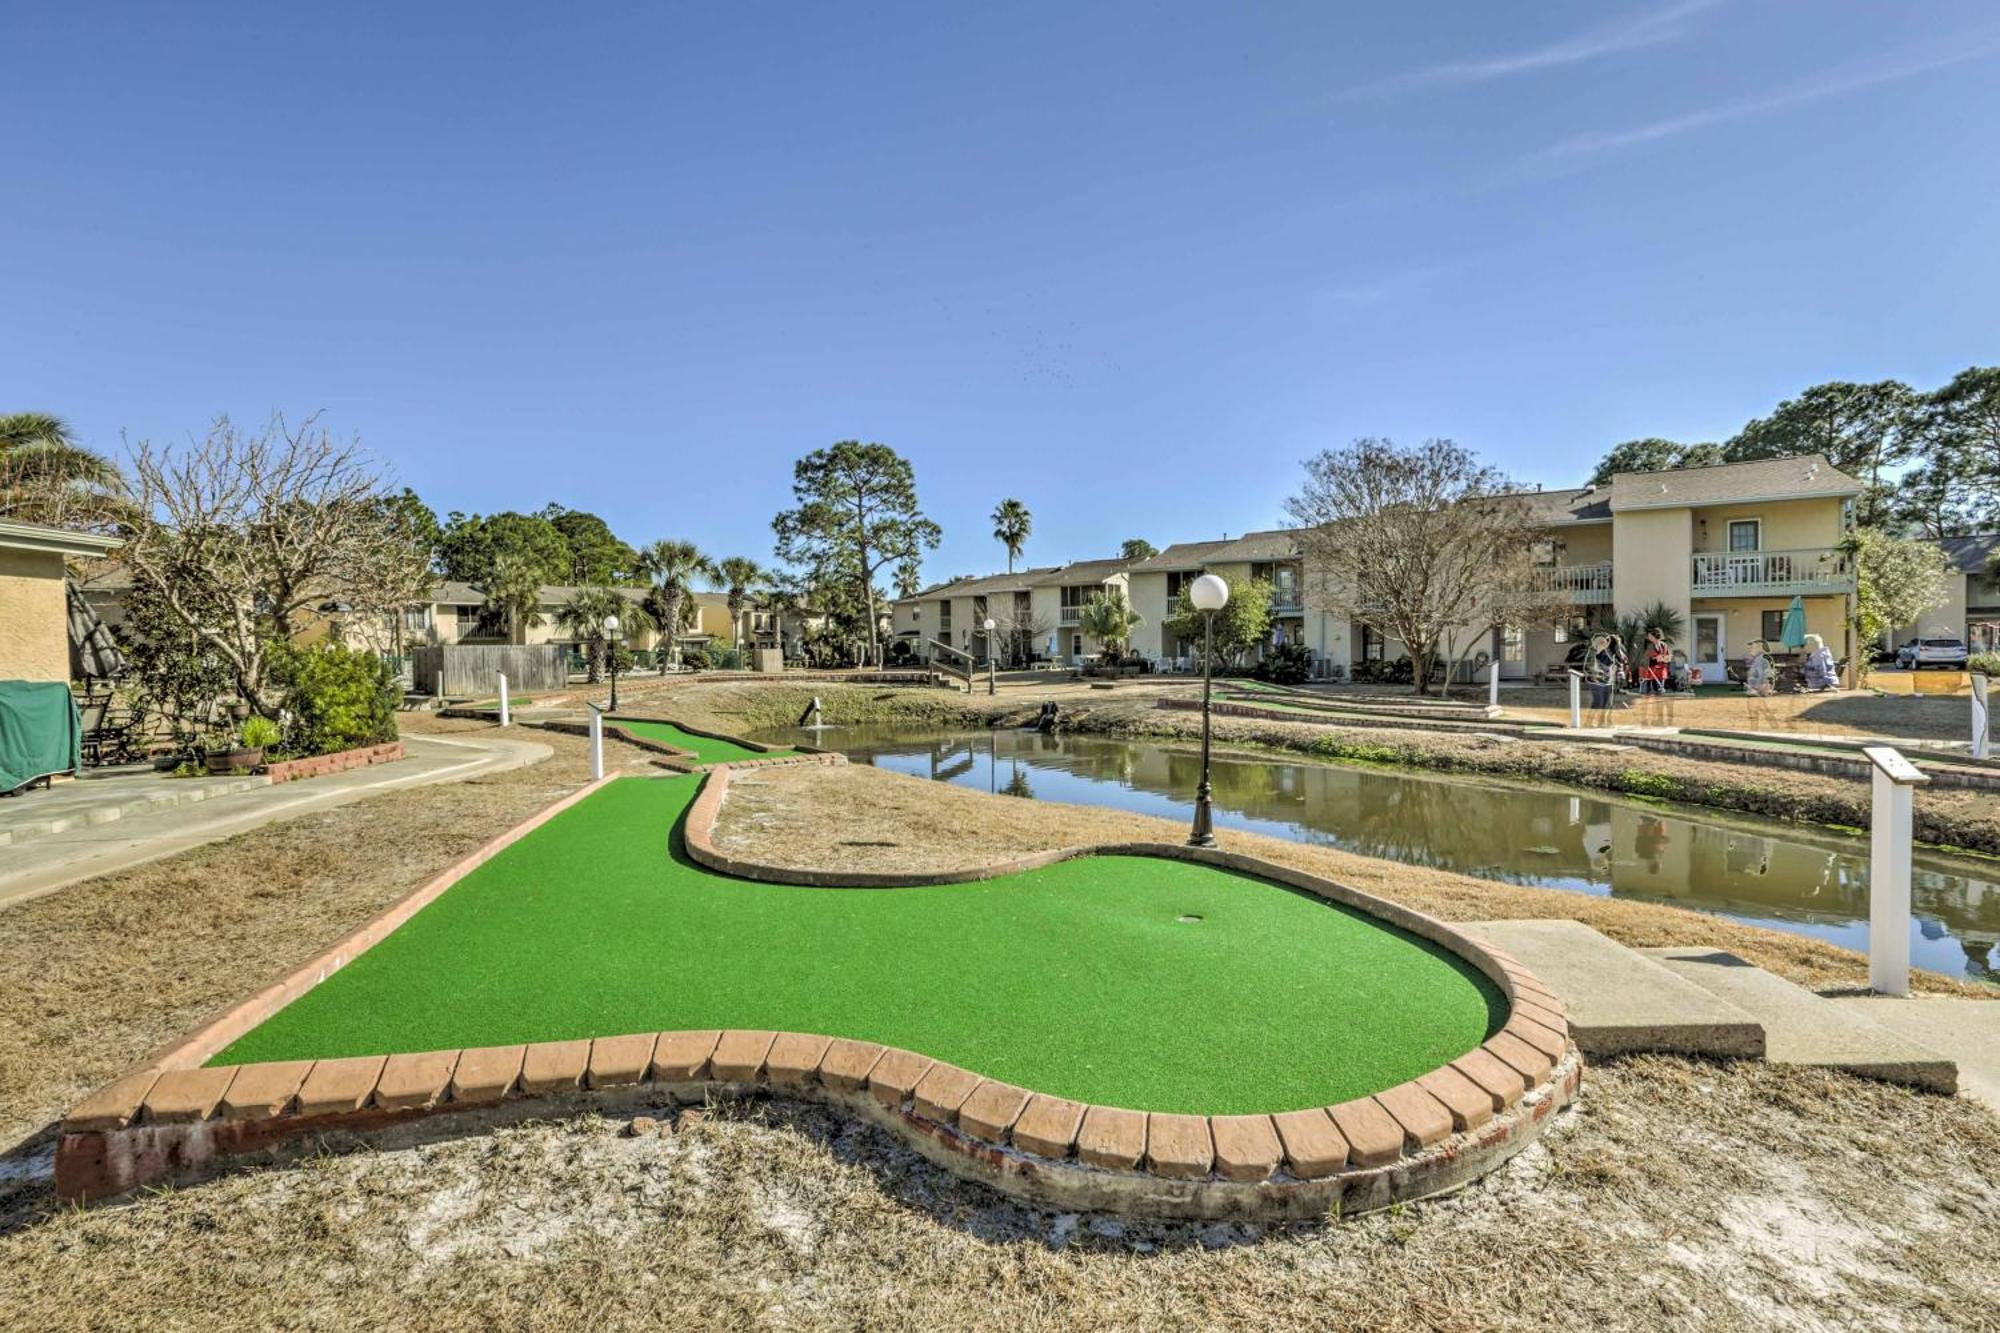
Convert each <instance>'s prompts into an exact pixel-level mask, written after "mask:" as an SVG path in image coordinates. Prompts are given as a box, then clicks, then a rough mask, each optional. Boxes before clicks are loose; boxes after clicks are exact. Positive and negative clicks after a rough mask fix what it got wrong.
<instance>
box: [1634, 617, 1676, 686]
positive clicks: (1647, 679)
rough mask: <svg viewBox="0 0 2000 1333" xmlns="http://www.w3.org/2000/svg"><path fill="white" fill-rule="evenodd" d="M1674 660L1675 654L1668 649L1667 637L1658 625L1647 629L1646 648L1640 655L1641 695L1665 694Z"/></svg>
mask: <svg viewBox="0 0 2000 1333" xmlns="http://www.w3.org/2000/svg"><path fill="white" fill-rule="evenodd" d="M1672 660H1673V653H1672V651H1671V650H1670V649H1669V648H1668V647H1667V641H1666V638H1665V636H1663V635H1662V634H1661V633H1660V627H1659V626H1658V625H1650V626H1648V627H1647V629H1646V646H1645V647H1644V648H1643V649H1641V650H1640V654H1639V693H1641V694H1664V693H1665V692H1666V688H1667V666H1668V664H1669V663H1670V662H1672Z"/></svg>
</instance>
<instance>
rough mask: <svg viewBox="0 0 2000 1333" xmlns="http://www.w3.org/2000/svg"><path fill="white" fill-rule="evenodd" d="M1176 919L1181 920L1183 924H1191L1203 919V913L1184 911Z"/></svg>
mask: <svg viewBox="0 0 2000 1333" xmlns="http://www.w3.org/2000/svg"><path fill="white" fill-rule="evenodd" d="M1174 920H1176V921H1179V922H1180V923H1181V924H1182V925H1191V924H1193V923H1194V922H1196V921H1199V920H1201V913H1199V912H1182V913H1181V914H1180V915H1179V916H1177V917H1175V918H1174Z"/></svg>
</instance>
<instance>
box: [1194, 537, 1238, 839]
mask: <svg viewBox="0 0 2000 1333" xmlns="http://www.w3.org/2000/svg"><path fill="white" fill-rule="evenodd" d="M1188 601H1189V602H1191V603H1192V604H1193V605H1194V609H1195V610H1197V611H1199V612H1201V620H1202V645H1201V785H1200V786H1199V787H1197V788H1195V792H1194V831H1193V832H1191V833H1190V834H1189V835H1188V846H1190V847H1213V846H1215V821H1214V818H1213V816H1212V815H1211V814H1210V811H1209V799H1208V798H1209V786H1208V732H1209V723H1208V716H1209V715H1208V705H1209V690H1210V678H1211V676H1212V674H1213V672H1214V666H1215V613H1216V612H1217V611H1220V610H1221V609H1222V608H1223V607H1225V606H1227V605H1229V585H1228V584H1227V583H1225V582H1223V581H1222V579H1221V578H1219V577H1217V576H1216V575H1214V574H1203V575H1202V576H1201V577H1200V578H1198V579H1196V580H1195V581H1194V584H1193V586H1192V587H1190V588H1189V589H1188Z"/></svg>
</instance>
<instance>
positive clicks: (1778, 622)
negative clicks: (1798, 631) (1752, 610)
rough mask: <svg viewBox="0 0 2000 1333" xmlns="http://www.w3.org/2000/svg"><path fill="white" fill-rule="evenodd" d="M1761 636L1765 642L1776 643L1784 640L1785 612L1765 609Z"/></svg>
mask: <svg viewBox="0 0 2000 1333" xmlns="http://www.w3.org/2000/svg"><path fill="white" fill-rule="evenodd" d="M1762 631H1763V632H1762V634H1761V635H1760V636H1759V637H1761V638H1762V639H1763V640H1764V642H1765V643H1768V644H1772V645H1774V646H1775V645H1777V644H1780V643H1783V642H1784V640H1785V613H1784V612H1783V611H1766V612H1765V613H1764V617H1763V625H1762Z"/></svg>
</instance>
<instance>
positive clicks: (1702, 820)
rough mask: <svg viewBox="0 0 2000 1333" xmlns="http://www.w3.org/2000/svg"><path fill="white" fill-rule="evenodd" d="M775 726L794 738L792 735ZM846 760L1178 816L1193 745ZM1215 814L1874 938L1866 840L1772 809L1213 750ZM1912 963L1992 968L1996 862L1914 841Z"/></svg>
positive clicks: (935, 743)
mask: <svg viewBox="0 0 2000 1333" xmlns="http://www.w3.org/2000/svg"><path fill="white" fill-rule="evenodd" d="M777 738H778V739H795V738H792V737H790V736H789V733H786V734H785V735H783V736H779V737H777ZM840 740H841V742H842V748H843V749H845V750H846V751H847V752H848V754H849V755H850V757H852V758H854V759H856V760H857V761H860V762H864V763H873V764H875V765H877V766H879V767H882V768H889V769H894V770H895V771H897V772H901V773H911V774H916V775H918V776H922V777H929V778H934V779H936V780H938V781H941V782H953V783H958V784H960V785H963V786H968V787H973V788H976V789H978V790H981V791H989V792H995V793H1000V792H1004V793H1005V794H1007V795H1010V796H1019V797H1026V798H1030V799H1041V800H1049V801H1068V802H1073V803H1076V804H1080V805H1103V806H1110V807H1113V808H1116V809H1120V810H1129V811H1133V812H1136V813H1140V814H1151V815H1160V816H1163V817H1166V818H1170V819H1175V820H1185V819H1186V818H1188V816H1189V815H1190V813H1191V812H1192V810H1193V798H1194V789H1195V784H1196V783H1197V782H1198V781H1199V780H1200V776H1201V772H1200V770H1201V758H1200V756H1199V755H1198V754H1194V753H1190V752H1184V751H1179V750H1168V749H1162V748H1160V747H1159V746H1156V745H1147V744H1141V743H1137V742H1128V741H1113V740H1102V739H1097V738H1093V737H1064V736H1045V735H1042V734H1040V733H1038V732H1014V731H996V732H991V733H982V734H979V735H972V736H968V735H962V734H956V735H948V736H937V735H913V734H911V733H909V732H902V733H900V734H899V733H898V732H897V731H895V730H894V729H889V728H880V727H866V726H856V727H849V728H846V729H845V730H844V731H843V733H842V735H841V737H840ZM1213 783H1214V792H1215V798H1214V799H1215V820H1216V824H1217V826H1218V827H1219V828H1225V829H1231V828H1233V829H1246V830H1251V831H1254V832H1258V833H1267V834H1273V835H1276V836H1278V837H1285V838H1292V839H1296V840H1298V841H1303V842H1316V843H1325V844H1329V845H1332V846H1336V847H1341V848H1344V849H1345V850H1348V851H1352V852H1359V853H1362V854H1363V855H1367V856H1378V857H1383V858H1386V859H1388V860H1394V861H1402V862H1405V863H1408V864H1411V865H1422V866H1431V867H1435V868H1437V869H1441V870H1454V871H1458V872H1461V873H1463V874H1468V875H1477V876H1480V877H1481V878H1485V879H1492V880H1498V881H1502V882H1504V883H1510V884H1533V885H1543V886H1547V887H1552V888H1563V889H1571V890H1575V891H1578V892H1584V893H1595V894H1601V895H1611V896H1616V897H1620V898H1633V899H1642V900H1646V901H1651V902H1668V903H1674V904H1677V905H1679V906H1683V907H1690V908H1694V909H1696V910H1699V911H1705V912H1713V913H1717V914H1720V915H1724V916H1729V917H1732V918H1734V919H1737V920H1742V921H1749V922H1753V923H1756V924H1761V925H1769V926H1773V927H1776V928H1778V929H1780V930H1789V931H1793V932H1795V933H1801V934H1809V935H1812V936H1815V937H1817V938H1821V939H1827V940H1831V941H1833V942H1835V943H1838V944H1844V945H1847V946H1848V947H1850V948H1856V949H1862V950H1865V949H1866V948H1867V943H1868V938H1867V918H1868V847H1867V843H1866V842H1865V841H1864V840H1862V839H1860V838H1858V837H1841V836H1839V835H1832V834H1820V833H1817V832H1813V831H1810V830H1804V829H1793V828H1790V827H1785V826H1780V825H1775V824H1771V823H1768V822H1763V821H1756V820H1750V819H1747V818H1737V817H1733V816H1731V817H1726V818H1725V817H1719V816H1715V815H1709V814H1703V813H1698V812H1692V811H1680V810H1671V809H1664V808H1659V807H1654V806H1646V805H1637V804H1628V803H1626V802H1622V801H1614V800H1605V799H1601V798H1598V797H1595V796H1583V795H1572V794H1569V793H1565V792H1558V791H1550V790H1537V789H1531V788H1520V787H1506V786H1495V785H1490V784H1483V783H1474V782H1466V781H1462V780H1458V779H1446V778H1438V777H1431V776H1424V775H1414V774H1405V773H1392V772H1385V771H1382V770H1378V769H1362V768H1343V767H1339V766H1335V765H1326V764H1293V763H1283V762H1277V761H1268V760H1244V759H1231V758H1218V759H1217V760H1216V762H1215V766H1214V772H1213ZM1912 895H1913V899H1914V902H1915V909H1916V913H1915V919H1914V921H1913V923H1912V931H1911V959H1912V961H1913V962H1915V963H1917V964H1918V965H1919V966H1923V967H1928V968H1931V969H1933V970H1936V971H1940V972H1947V973H1952V974H1958V975H1968V976H1978V977H1989V978H1990V977H1992V976H1993V975H1994V974H1993V971H1992V965H1993V959H1992V956H1991V955H1992V950H1993V946H1994V942H1995V940H1996V939H2000V868H1992V867H1987V866H1985V865H1982V864H1981V863H1979V862H1975V861H1967V860H1958V859H1954V858H1950V857H1941V856H1932V855H1929V854H1920V855H1919V858H1918V862H1917V865H1916V868H1915V874H1914V876H1913V884H1912Z"/></svg>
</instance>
